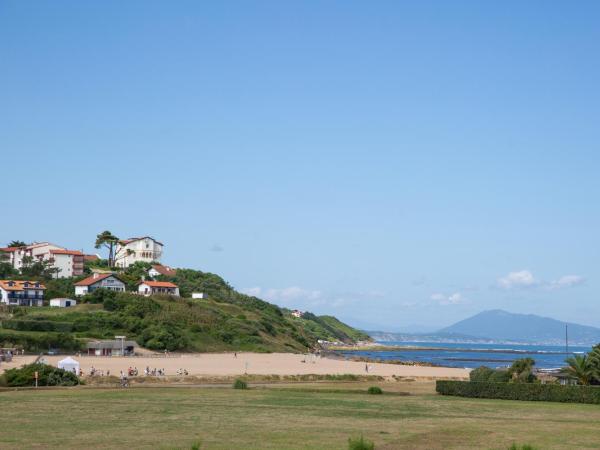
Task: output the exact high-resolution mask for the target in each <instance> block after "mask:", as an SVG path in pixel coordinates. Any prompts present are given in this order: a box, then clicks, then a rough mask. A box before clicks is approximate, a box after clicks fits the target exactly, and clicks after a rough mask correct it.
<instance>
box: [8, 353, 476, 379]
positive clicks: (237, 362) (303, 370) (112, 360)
mask: <svg viewBox="0 0 600 450" xmlns="http://www.w3.org/2000/svg"><path fill="white" fill-rule="evenodd" d="M65 357H66V356H64V355H63V356H44V358H45V359H46V361H47V362H48V363H49V364H52V365H56V364H57V363H58V361H60V360H61V359H63V358H65ZM35 358H36V357H35V356H28V355H26V356H18V357H15V358H14V360H13V361H12V362H11V363H2V365H1V366H0V371H2V370H5V369H9V368H11V367H19V366H21V365H23V364H28V363H31V362H33V361H34V360H35ZM74 358H75V359H76V360H77V361H79V363H80V365H81V369H82V370H83V372H84V375H87V374H89V373H90V369H91V368H92V367H94V368H95V369H96V370H98V371H103V372H104V373H105V374H106V372H107V371H110V374H111V375H119V373H120V371H126V370H127V369H128V368H129V367H137V369H138V371H139V373H140V374H143V371H144V368H146V367H150V369H153V368H156V369H165V371H166V375H167V376H169V375H176V374H177V370H178V369H185V370H187V372H188V374H189V375H198V376H215V377H218V376H236V375H243V374H244V373H248V374H250V375H305V374H317V375H342V374H354V375H379V376H383V377H392V376H396V377H408V378H415V379H437V378H456V379H462V378H464V379H466V378H468V377H469V370H468V369H457V368H451V367H424V366H402V365H396V364H383V363H369V364H368V367H369V370H368V372H367V371H366V370H365V365H366V363H364V362H356V361H345V360H339V359H329V358H319V357H312V356H304V355H299V354H292V353H238V354H237V357H235V356H234V354H233V353H195V354H171V355H170V356H168V357H165V356H158V355H157V356H136V357H99V356H81V357H77V356H74ZM303 361H305V362H303Z"/></svg>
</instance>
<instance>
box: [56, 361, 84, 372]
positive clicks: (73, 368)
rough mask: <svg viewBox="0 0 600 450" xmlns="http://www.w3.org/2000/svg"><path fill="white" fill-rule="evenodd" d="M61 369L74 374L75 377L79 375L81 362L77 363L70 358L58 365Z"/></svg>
mask: <svg viewBox="0 0 600 450" xmlns="http://www.w3.org/2000/svg"><path fill="white" fill-rule="evenodd" d="M57 366H58V368H59V369H64V370H66V371H67V372H73V373H74V374H75V375H79V362H78V361H75V360H74V359H73V358H71V357H70V356H67V357H66V358H65V359H63V360H60V361H59V362H58V364H57Z"/></svg>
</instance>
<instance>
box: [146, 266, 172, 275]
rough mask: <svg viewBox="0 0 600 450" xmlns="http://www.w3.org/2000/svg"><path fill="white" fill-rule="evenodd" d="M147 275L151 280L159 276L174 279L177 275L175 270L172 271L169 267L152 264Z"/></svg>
mask: <svg viewBox="0 0 600 450" xmlns="http://www.w3.org/2000/svg"><path fill="white" fill-rule="evenodd" d="M148 275H149V276H151V277H152V278H156V277H157V276H159V275H164V276H167V277H174V276H175V275H177V269H173V268H172V267H169V266H163V265H162V264H152V267H150V269H149V270H148Z"/></svg>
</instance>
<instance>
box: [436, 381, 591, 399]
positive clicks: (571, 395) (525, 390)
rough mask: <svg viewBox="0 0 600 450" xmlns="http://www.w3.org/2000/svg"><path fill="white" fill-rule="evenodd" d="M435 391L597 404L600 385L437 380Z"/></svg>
mask: <svg viewBox="0 0 600 450" xmlns="http://www.w3.org/2000/svg"><path fill="white" fill-rule="evenodd" d="M435 390H436V391H437V392H438V393H439V394H442V395H455V396H458V397H471V398H497V399H503V400H526V401H540V402H567V403H594V404H600V387H596V386H563V385H560V384H540V383H489V382H473V381H449V380H438V381H436V383H435Z"/></svg>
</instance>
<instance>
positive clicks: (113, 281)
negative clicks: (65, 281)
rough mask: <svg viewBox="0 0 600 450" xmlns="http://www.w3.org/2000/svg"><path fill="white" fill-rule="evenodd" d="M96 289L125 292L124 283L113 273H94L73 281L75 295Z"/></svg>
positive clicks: (88, 292)
mask: <svg viewBox="0 0 600 450" xmlns="http://www.w3.org/2000/svg"><path fill="white" fill-rule="evenodd" d="M96 289H108V290H110V291H117V292H125V283H123V281H121V280H120V279H119V278H118V277H117V276H116V275H115V274H114V273H94V274H92V275H91V276H89V277H87V278H84V279H83V280H81V281H78V282H77V283H75V295H77V296H81V295H85V294H90V293H92V292H94V291H95V290H96Z"/></svg>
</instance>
